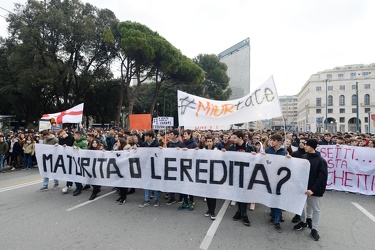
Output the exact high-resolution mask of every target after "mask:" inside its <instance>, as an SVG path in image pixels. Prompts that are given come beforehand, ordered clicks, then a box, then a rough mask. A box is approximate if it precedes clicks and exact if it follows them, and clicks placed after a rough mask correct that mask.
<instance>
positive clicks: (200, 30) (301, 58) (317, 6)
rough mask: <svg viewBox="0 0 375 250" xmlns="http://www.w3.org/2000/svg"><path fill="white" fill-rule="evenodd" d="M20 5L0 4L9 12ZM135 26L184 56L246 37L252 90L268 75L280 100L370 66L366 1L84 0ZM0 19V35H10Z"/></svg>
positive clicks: (370, 21)
mask: <svg viewBox="0 0 375 250" xmlns="http://www.w3.org/2000/svg"><path fill="white" fill-rule="evenodd" d="M16 2H18V3H22V4H24V3H25V2H26V1H25V0H14V1H12V0H0V7H2V8H5V9H8V10H13V9H14V3H16ZM83 2H89V3H91V4H92V5H94V6H96V7H98V8H107V9H110V10H112V11H113V12H114V13H115V15H116V16H117V18H118V19H119V20H120V21H126V20H131V21H137V22H139V23H142V24H144V25H146V26H148V27H149V28H151V29H152V30H154V31H157V32H158V33H159V34H160V35H161V36H163V37H165V38H166V39H167V40H168V41H169V42H170V43H172V44H173V45H174V46H175V47H176V48H178V49H180V50H181V52H182V53H183V54H185V55H186V56H188V57H190V58H193V57H195V56H197V55H198V54H200V53H203V54H212V53H213V54H219V53H220V52H222V51H224V50H225V49H227V48H229V47H230V46H232V45H234V44H236V43H238V42H240V41H242V40H243V39H245V38H247V37H250V47H251V52H250V57H251V59H250V60H251V69H250V71H251V91H253V90H254V88H255V87H257V86H259V85H261V84H262V83H263V82H264V81H265V80H266V79H267V78H268V77H269V76H270V75H273V76H274V79H275V83H276V88H277V91H278V94H279V95H293V94H297V93H298V92H299V91H300V89H301V87H302V86H303V85H304V84H305V83H306V81H307V80H308V79H309V77H310V76H311V75H312V74H314V73H316V72H318V71H322V70H325V69H332V68H334V67H336V66H343V65H347V64H359V63H364V64H369V63H375V58H374V51H375V49H374V48H375V33H374V29H373V27H374V23H375V14H374V13H375V1H372V0H283V1H280V0H268V1H267V0H262V1H259V0H231V1H229V0H226V1H224V0H189V1H183V0H180V1H176V0H159V1H156V0H137V1H132V0H87V1H83ZM7 14H8V13H7V12H6V11H4V10H3V9H1V8H0V15H1V16H6V15H7ZM6 27H7V23H6V21H5V19H4V18H3V17H0V36H3V37H4V36H8V33H7V30H6Z"/></svg>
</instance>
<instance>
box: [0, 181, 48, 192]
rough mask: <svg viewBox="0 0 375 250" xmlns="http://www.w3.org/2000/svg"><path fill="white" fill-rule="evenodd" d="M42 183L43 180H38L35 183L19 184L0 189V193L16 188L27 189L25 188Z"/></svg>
mask: <svg viewBox="0 0 375 250" xmlns="http://www.w3.org/2000/svg"><path fill="white" fill-rule="evenodd" d="M42 182H43V180H40V179H39V180H35V181H27V182H21V183H20V184H16V185H11V186H7V187H3V188H0V193H2V192H6V191H10V190H14V189H17V188H22V187H27V186H31V185H35V184H39V183H42Z"/></svg>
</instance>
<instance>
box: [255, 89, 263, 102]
mask: <svg viewBox="0 0 375 250" xmlns="http://www.w3.org/2000/svg"><path fill="white" fill-rule="evenodd" d="M259 91H260V89H257V90H255V93H254V95H255V101H256V102H257V104H262V103H263V100H264V97H262V100H260V101H259V100H258V95H257V93H258V92H259Z"/></svg>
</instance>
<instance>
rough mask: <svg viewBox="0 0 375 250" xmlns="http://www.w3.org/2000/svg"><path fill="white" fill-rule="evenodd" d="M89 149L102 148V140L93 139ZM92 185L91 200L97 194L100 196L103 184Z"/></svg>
mask: <svg viewBox="0 0 375 250" xmlns="http://www.w3.org/2000/svg"><path fill="white" fill-rule="evenodd" d="M87 149H88V150H100V142H99V140H98V139H96V138H95V139H93V140H92V141H91V142H90V145H89V147H88V148H87ZM91 186H92V193H91V196H90V198H89V200H94V199H95V198H96V197H97V196H98V193H100V191H101V189H100V188H101V187H102V186H99V185H91Z"/></svg>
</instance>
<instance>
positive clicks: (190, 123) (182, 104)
mask: <svg viewBox="0 0 375 250" xmlns="http://www.w3.org/2000/svg"><path fill="white" fill-rule="evenodd" d="M177 98H178V100H177V101H178V121H179V126H185V127H188V128H195V127H206V128H207V127H208V128H211V129H216V127H220V126H229V125H231V124H238V123H244V122H251V121H259V120H264V119H270V118H274V117H279V116H282V115H283V114H282V111H281V106H280V102H279V98H278V96H277V91H276V87H275V83H274V81H273V77H270V78H269V79H268V80H267V81H266V82H264V83H263V84H262V85H261V86H260V87H258V88H257V89H256V90H255V91H254V92H253V93H251V94H249V95H247V96H245V97H242V98H239V99H235V100H230V101H215V100H210V99H206V98H202V97H199V96H195V95H191V94H188V93H185V92H182V91H178V97H177Z"/></svg>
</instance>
